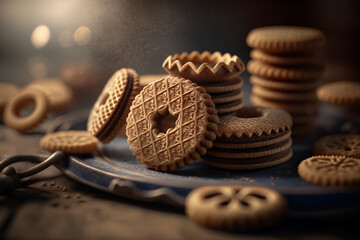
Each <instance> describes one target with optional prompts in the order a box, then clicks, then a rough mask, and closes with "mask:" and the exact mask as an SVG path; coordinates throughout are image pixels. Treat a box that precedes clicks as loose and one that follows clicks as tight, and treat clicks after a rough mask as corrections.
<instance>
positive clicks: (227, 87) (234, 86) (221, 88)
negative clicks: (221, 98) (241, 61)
mask: <svg viewBox="0 0 360 240" xmlns="http://www.w3.org/2000/svg"><path fill="white" fill-rule="evenodd" d="M243 83H244V81H243V80H242V79H241V78H240V77H234V78H232V79H229V80H222V81H218V82H210V83H209V82H204V83H198V84H199V85H200V86H202V87H203V88H205V90H206V92H207V93H210V94H212V93H223V92H230V91H235V90H239V89H241V87H242V85H243Z"/></svg>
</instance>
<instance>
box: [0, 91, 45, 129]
mask: <svg viewBox="0 0 360 240" xmlns="http://www.w3.org/2000/svg"><path fill="white" fill-rule="evenodd" d="M29 109H30V110H29ZM27 111H30V113H28V112H27ZM47 114H48V100H47V97H46V95H45V93H43V91H40V90H38V89H32V88H24V89H22V90H20V91H19V92H18V93H17V94H16V95H14V96H13V97H12V98H10V100H9V101H8V102H7V103H6V106H5V110H4V123H5V124H6V125H7V126H9V127H11V128H13V129H15V130H17V131H19V132H26V131H28V130H30V129H32V128H34V127H36V126H37V125H39V124H40V123H41V122H42V121H43V120H44V119H45V118H46V116H47Z"/></svg>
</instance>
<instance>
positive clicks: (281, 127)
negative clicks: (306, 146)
mask: <svg viewBox="0 0 360 240" xmlns="http://www.w3.org/2000/svg"><path fill="white" fill-rule="evenodd" d="M291 126H292V121H291V116H290V115H289V114H288V113H287V112H285V111H283V110H281V109H275V108H266V107H244V108H242V109H240V110H238V111H237V112H236V113H235V114H234V116H233V115H229V116H225V117H221V118H220V123H219V126H218V130H217V132H216V135H217V136H218V137H221V136H225V137H228V138H229V137H231V136H232V135H234V136H236V137H238V138H240V137H241V136H242V135H246V136H247V137H252V136H253V135H256V136H260V135H262V134H270V133H272V132H275V133H278V132H279V131H285V130H290V129H291Z"/></svg>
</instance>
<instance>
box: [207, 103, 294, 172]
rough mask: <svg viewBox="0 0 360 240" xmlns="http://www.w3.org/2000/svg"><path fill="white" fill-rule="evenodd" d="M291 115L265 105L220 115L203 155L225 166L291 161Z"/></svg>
mask: <svg viewBox="0 0 360 240" xmlns="http://www.w3.org/2000/svg"><path fill="white" fill-rule="evenodd" d="M291 124H292V122H291V116H290V115H289V114H288V113H287V112H285V111H283V110H281V109H275V108H266V107H243V108H242V109H240V110H238V111H237V112H236V113H235V114H233V115H228V116H224V117H222V118H220V123H219V125H218V130H217V132H216V135H217V138H216V140H215V141H214V143H213V147H212V148H211V149H209V150H208V152H207V154H206V155H205V156H203V157H202V161H203V162H204V163H205V164H207V165H210V166H213V167H219V168H225V169H237V170H247V169H257V168H265V167H270V166H274V165H277V164H280V163H283V162H285V161H287V160H289V159H290V158H291V156H292V150H291V144H292V140H291V137H290V135H291Z"/></svg>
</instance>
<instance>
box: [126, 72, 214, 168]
mask: <svg viewBox="0 0 360 240" xmlns="http://www.w3.org/2000/svg"><path fill="white" fill-rule="evenodd" d="M169 119H171V121H170V122H172V123H173V124H172V126H166V124H163V123H165V122H169V121H167V120H169ZM126 121H127V126H126V135H127V137H128V143H129V144H130V150H131V151H132V153H133V154H134V155H135V156H136V158H137V159H138V160H139V161H140V162H142V163H144V164H146V165H147V166H148V167H149V168H152V169H155V170H161V171H169V170H176V169H177V168H182V167H184V166H185V165H187V164H191V163H192V162H193V161H194V160H196V159H199V158H200V156H201V155H204V154H205V153H206V151H207V149H209V148H211V147H212V142H213V141H214V140H215V138H216V135H215V131H216V130H217V123H218V121H219V119H218V116H217V114H216V109H215V105H214V103H213V102H212V101H211V98H210V95H208V94H207V93H206V92H205V89H204V88H202V87H199V86H197V85H196V84H195V83H193V82H191V81H190V80H186V79H183V78H178V77H174V76H168V77H165V78H163V79H161V80H158V81H155V82H153V83H150V84H149V85H147V86H146V87H144V89H143V90H142V91H141V92H140V94H139V95H137V96H136V98H135V100H134V101H133V103H132V106H131V108H130V113H129V115H128V118H127V120H126Z"/></svg>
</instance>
